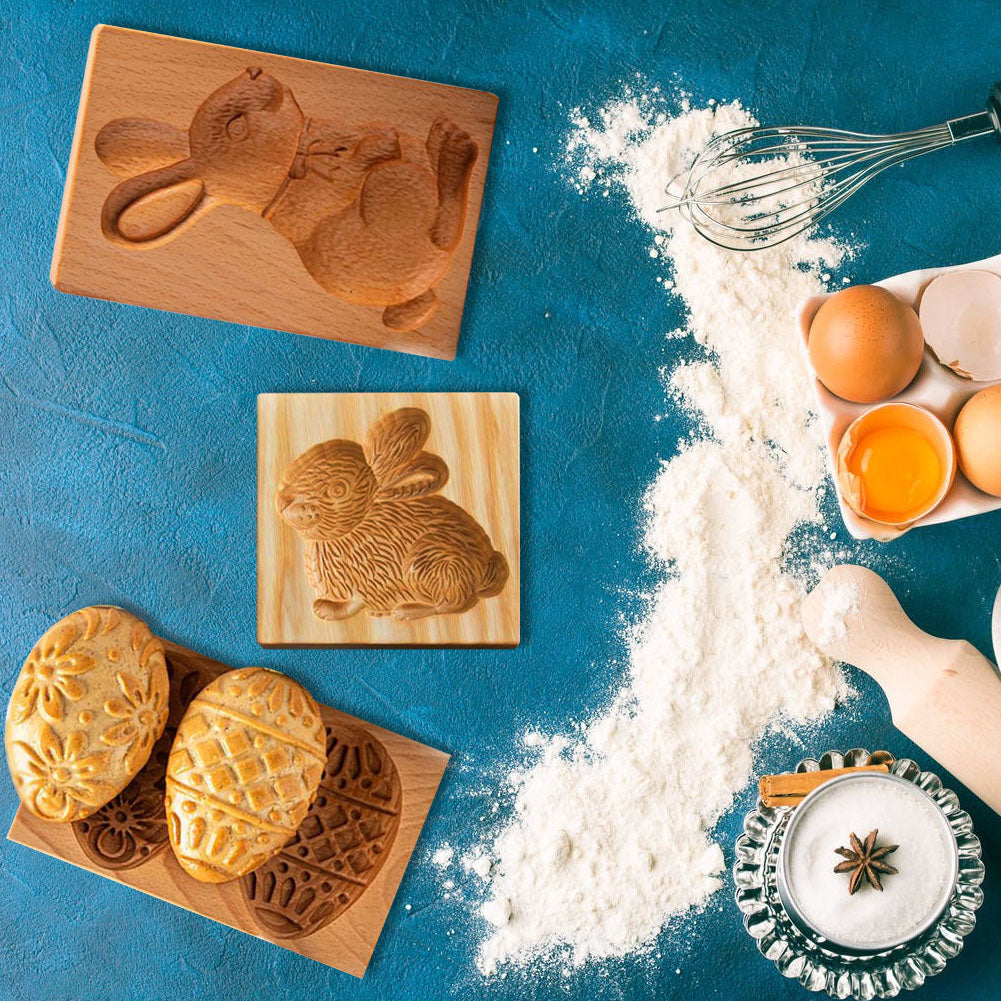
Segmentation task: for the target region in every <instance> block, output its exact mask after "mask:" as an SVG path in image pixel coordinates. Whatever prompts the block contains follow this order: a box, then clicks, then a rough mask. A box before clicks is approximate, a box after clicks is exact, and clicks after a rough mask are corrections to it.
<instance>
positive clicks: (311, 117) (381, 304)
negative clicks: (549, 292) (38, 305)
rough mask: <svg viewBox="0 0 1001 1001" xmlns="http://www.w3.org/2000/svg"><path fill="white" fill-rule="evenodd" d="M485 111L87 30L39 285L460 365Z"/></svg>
mask: <svg viewBox="0 0 1001 1001" xmlns="http://www.w3.org/2000/svg"><path fill="white" fill-rule="evenodd" d="M496 112H497V98H496V97H495V96H494V95H493V94H488V93H484V92H481V91H474V90H466V89H463V88H459V87H452V86H446V85H443V84H436V83H430V82H425V81H421V80H411V79H407V78H404V77H395V76H389V75H386V74H381V73H371V72H368V71H363V70H355V69H349V68H346V67H342V66H333V65H329V64H326V63H318V62H311V61H308V60H305V59H292V58H288V57H285V56H277V55H270V54H267V53H261V52H254V51H251V50H246V49H237V48H230V47H228V46H223V45H212V44H208V43H205V42H196V41H191V40H188V39H182V38H172V37H170V36H166V35H157V34H151V33H148V32H142V31H133V30H130V29H125V28H117V27H111V26H108V25H98V26H97V27H96V28H95V29H94V33H93V36H92V38H91V45H90V53H89V56H88V59H87V69H86V73H85V76H84V82H83V89H82V93H81V97H80V109H79V113H78V117H77V125H76V132H75V134H74V138H73V149H72V153H71V155H70V163H69V168H68V170H67V175H66V187H65V192H64V195H63V205H62V211H61V214H60V219H59V231H58V234H57V237H56V244H55V251H54V253H53V258H52V275H51V277H52V283H53V284H54V285H55V286H56V288H58V289H60V290H61V291H64V292H70V293H73V294H77V295H85V296H91V297H93V298H99V299H114V300H118V301H121V302H126V303H131V304H133V305H139V306H150V307H153V308H156V309H167V310H173V311H175V312H179V313H190V314H194V315H196V316H205V317H210V318H213V319H221V320H229V321H231V322H235V323H245V324H252V325H254V326H259V327H271V328H275V329H279V330H289V331H292V332H295V333H301V334H311V335H314V336H317V337H328V338H333V339H336V340H342V341H350V342H353V343H357V344H366V345H370V346H373V347H383V348H389V349H392V350H397V351H406V352H410V353H413V354H420V355H428V356H430V357H434V358H445V359H451V358H454V357H455V352H456V345H457V341H458V334H459V326H460V323H461V319H462V309H463V303H464V300H465V294H466V285H467V282H468V279H469V269H470V264H471V261H472V254H473V245H474V242H475V239H476V226H477V220H478V218H479V211H480V202H481V199H482V194H483V185H484V182H485V179H486V170H487V161H488V158H489V155H490V144H491V140H492V137H493V127H494V121H495V118H496Z"/></svg>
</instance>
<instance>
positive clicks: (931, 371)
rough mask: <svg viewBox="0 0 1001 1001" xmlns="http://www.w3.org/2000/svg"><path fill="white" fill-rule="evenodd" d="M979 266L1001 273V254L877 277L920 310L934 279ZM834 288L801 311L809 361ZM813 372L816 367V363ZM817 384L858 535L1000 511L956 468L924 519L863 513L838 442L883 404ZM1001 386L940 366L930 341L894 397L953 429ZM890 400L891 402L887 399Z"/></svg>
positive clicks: (879, 535)
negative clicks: (983, 394) (969, 405)
mask: <svg viewBox="0 0 1001 1001" xmlns="http://www.w3.org/2000/svg"><path fill="white" fill-rule="evenodd" d="M970 269H976V270H978V271H991V272H993V273H994V274H996V275H999V276H1001V254H999V255H997V256H996V257H988V258H987V260H985V261H975V262H974V263H972V264H959V265H956V266H955V267H951V268H923V269H922V270H920V271H908V272H907V273H906V274H903V275H894V276H893V277H892V278H886V279H884V280H883V281H881V282H876V283H875V284H876V285H879V286H881V287H883V288H885V289H887V291H889V292H892V293H893V294H894V295H896V296H899V297H900V298H901V299H903V301H904V302H906V303H908V304H910V305H911V306H913V307H914V309H915V310H917V308H918V305H919V304H920V302H921V294H922V292H924V290H925V288H927V286H928V283H929V282H930V281H931V280H932V279H933V278H937V277H938V276H939V275H942V274H945V272H947V271H961V270H970ZM833 294H834V293H833V292H829V293H826V294H824V295H815V296H811V297H810V298H809V299H806V300H804V301H803V302H802V303H801V304H800V306H799V309H798V311H797V314H796V319H797V323H798V325H799V331H800V340H801V344H802V347H803V352H804V356H805V357H806V359H807V364H809V355H808V354H807V340H808V338H809V334H810V324H811V323H812V322H813V318H814V316H816V314H817V310H818V309H820V306H821V304H822V303H823V302H824V301H825V300H826V299H829V298H830V297H831V295H833ZM811 371H812V366H811ZM813 382H814V389H815V390H816V393H817V410H818V412H819V415H820V423H821V426H822V427H823V429H824V436H825V439H826V441H827V457H828V464H829V466H830V470H831V475H832V477H833V478H834V484H835V490H836V492H837V495H838V504H839V505H840V507H841V517H842V518H843V519H844V522H845V526H846V527H847V528H848V531H849V532H850V533H851V534H852V535H853V536H854V537H855V538H856V539H877V540H879V541H880V542H886V541H888V540H890V539H896V538H899V537H900V536H901V535H903V534H904V532H907V531H910V530H911V529H912V528H920V527H921V526H922V525H939V524H941V523H942V522H946V521H955V520H956V519H957V518H968V517H970V515H974V514H983V513H984V512H986V511H997V510H998V509H999V508H1001V497H991V496H990V495H989V494H985V493H983V492H982V491H980V490H978V489H977V488H976V487H975V486H973V484H971V483H970V482H969V480H967V479H966V478H965V477H964V476H963V474H962V473H961V472H959V471H957V473H956V480H955V482H954V483H953V486H952V489H951V490H950V491H949V493H948V494H947V495H946V497H945V500H943V501H942V503H941V504H939V506H938V507H937V508H935V510H934V511H931V512H929V513H928V514H926V515H925V516H924V517H923V518H918V519H917V521H914V522H912V523H911V524H910V525H906V526H904V527H902V528H894V527H891V526H888V525H880V524H877V523H876V522H874V521H870V520H869V519H868V518H861V517H859V516H858V515H857V514H856V513H855V512H854V511H852V509H851V508H850V507H848V505H847V504H845V502H844V499H843V498H842V496H841V491H840V490H838V489H837V455H838V445H839V444H840V443H841V437H842V435H844V433H845V430H846V429H847V428H848V425H849V424H851V422H852V421H853V420H855V418H856V417H858V416H859V414H862V413H864V412H865V411H866V410H870V409H871V408H872V407H874V406H877V404H874V403H872V404H862V403H847V402H846V401H845V400H842V399H840V398H839V397H837V396H835V395H834V394H833V393H831V392H830V391H829V390H827V389H825V388H824V386H823V385H821V383H820V380H819V379H817V378H816V377H814V380H813ZM992 385H995V383H994V382H973V381H972V380H970V379H963V378H962V377H960V376H958V375H956V374H955V373H954V372H953V371H952V370H951V369H948V368H946V367H945V366H944V365H940V364H939V363H938V362H937V361H936V360H935V356H934V354H932V352H931V349H930V348H928V346H927V345H926V346H925V356H924V360H923V361H922V362H921V368H920V370H919V371H918V374H917V375H916V376H915V378H914V381H913V382H912V383H911V384H910V385H909V386H908V387H907V388H906V389H905V390H904V391H903V392H902V393H898V394H897V395H896V396H894V397H893V400H894V402H899V403H914V404H917V405H918V406H920V407H925V408H927V409H928V410H930V411H931V412H932V413H934V414H936V415H937V416H938V417H939V418H940V419H941V420H942V421H943V422H944V423H945V426H946V427H947V428H949V430H950V431H951V430H952V425H953V423H954V421H955V419H956V414H957V413H959V410H960V408H961V407H962V406H963V404H964V403H965V402H966V401H967V400H968V399H969V398H970V397H971V396H973V394H974V393H977V392H979V391H980V390H981V389H984V388H985V387H986V386H992ZM885 402H888V401H885Z"/></svg>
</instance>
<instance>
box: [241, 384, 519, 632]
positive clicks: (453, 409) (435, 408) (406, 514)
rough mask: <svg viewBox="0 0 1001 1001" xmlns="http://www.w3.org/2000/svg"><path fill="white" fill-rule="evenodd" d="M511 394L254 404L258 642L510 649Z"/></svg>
mask: <svg viewBox="0 0 1001 1001" xmlns="http://www.w3.org/2000/svg"><path fill="white" fill-rule="evenodd" d="M518 411H519V400H518V396H517V394H515V393H288V394H279V393H269V394H262V395H261V396H259V397H258V401H257V424H258V427H257V434H258V469H257V477H258V478H257V484H258V508H257V636H258V641H259V642H260V643H261V645H262V646H365V645H373V646H516V645H517V644H518V642H519V639H520V534H519V533H520V528H519V503H520V496H519V493H520V488H519V452H520V448H519V412H518Z"/></svg>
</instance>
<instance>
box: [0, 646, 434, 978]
mask: <svg viewBox="0 0 1001 1001" xmlns="http://www.w3.org/2000/svg"><path fill="white" fill-rule="evenodd" d="M164 646H165V648H166V654H167V666H168V673H169V675H170V702H169V714H168V718H167V729H166V731H165V732H164V735H163V737H161V739H160V741H159V742H158V743H157V745H156V746H155V748H154V750H153V754H152V755H151V756H150V760H149V761H148V763H147V764H146V767H145V768H143V770H142V771H141V772H140V773H139V774H138V775H137V776H136V778H135V779H134V780H133V782H132V783H131V784H130V785H129V786H127V787H126V788H125V790H123V792H121V793H120V794H119V795H118V796H117V797H115V799H114V800H112V801H111V802H110V803H109V804H107V806H105V807H104V808H103V809H101V810H99V811H98V812H97V813H95V814H92V815H91V816H90V817H87V818H86V819H84V820H80V821H76V822H74V823H69V824H58V823H52V822H51V821H44V820H39V819H38V818H37V817H34V816H33V815H32V814H31V813H29V812H28V811H27V810H26V809H25V808H24V807H23V806H21V807H19V809H18V811H17V814H16V816H15V817H14V822H13V824H12V825H11V828H10V832H9V833H8V835H7V837H8V838H9V839H10V840H11V841H16V842H17V843H18V844H22V845H26V846H27V847H29V848H34V849H36V850H38V851H41V852H45V853H46V854H47V855H52V856H54V857H55V858H58V859H62V860H63V861H64V862H69V863H71V864H72V865H76V866H80V867H81V868H84V869H89V870H90V871H91V872H95V873H97V874H99V875H101V876H106V877H108V878H109V879H114V880H116V881H117V882H119V883H124V884H125V885H126V886H131V887H133V888H134V889H137V890H141V891H143V892H144V893H148V894H150V895H152V896H155V897H159V898H160V899H161V900H166V901H169V902H170V903H172V904H177V905H178V906H179V907H184V908H186V909H187V910H190V911H194V912H195V913H197V914H201V915H202V916H204V917H207V918H212V919H213V920H214V921H220V922H222V923H223V924H226V925H229V926H230V927H232V928H237V929H239V930H240V931H244V932H247V933H248V934H250V935H255V936H257V937H258V938H262V939H265V940H267V941H269V942H273V943H275V944H276V945H280V946H281V947H282V948H285V949H291V950H292V951H293V952H297V953H299V954H300V955H303V956H308V957H309V958H311V959H315V960H317V961H318V962H321V963H325V964H326V965H328V966H333V967H335V968H336V969H339V970H343V971H345V972H346V973H350V974H352V975H354V976H357V977H360V976H362V975H363V974H364V972H365V968H366V966H367V965H368V962H369V960H370V958H371V956H372V952H373V950H374V949H375V944H376V941H377V940H378V938H379V933H380V931H381V930H382V925H383V923H384V922H385V920H386V915H387V914H388V913H389V908H390V906H391V904H392V902H393V897H394V896H395V895H396V891H397V889H398V888H399V885H400V880H401V879H402V878H403V873H404V870H405V869H406V867H407V863H408V862H409V860H410V855H411V853H412V852H413V850H414V845H415V844H416V842H417V837H418V835H419V834H420V831H421V827H422V826H423V824H424V820H425V818H426V816H427V812H428V809H429V807H430V806H431V801H432V800H433V799H434V795H435V792H436V791H437V789H438V784H439V782H440V781H441V777H442V774H443V773H444V770H445V765H446V764H447V762H448V755H447V754H444V753H443V752H441V751H437V750H435V749H434V748H431V747H427V746H425V745H423V744H418V743H416V742H414V741H412V740H409V739H407V738H406V737H401V736H400V735H399V734H395V733H392V732H390V731H388V730H383V729H382V728H381V727H377V726H374V725H372V724H370V723H366V722H363V721H362V720H359V719H355V718H354V717H352V716H348V715H346V714H345V713H342V712H339V711H338V710H337V709H332V708H331V707H330V706H322V705H321V706H320V710H321V713H322V715H323V720H324V722H325V724H326V728H327V744H326V751H327V763H326V767H325V769H324V772H323V778H322V779H321V780H320V789H319V792H318V794H317V796H316V799H315V800H314V801H313V804H312V805H311V806H310V808H309V812H308V813H307V814H306V817H305V819H304V820H303V821H302V823H301V824H300V825H299V829H298V831H297V832H296V834H295V836H294V837H293V838H292V839H291V840H290V841H289V842H288V843H287V844H286V845H285V847H284V848H283V849H282V850H281V852H279V854H278V855H276V856H275V857H274V858H273V859H271V860H270V861H268V862H266V863H265V864H264V865H263V866H261V868H259V869H257V870H256V871H255V872H253V873H250V874H248V875H246V876H244V877H242V878H241V879H237V880H233V881H232V882H229V883H217V884H211V883H200V882H198V881H197V880H194V879H192V878H191V877H190V876H188V875H187V874H186V873H185V872H184V871H183V870H182V869H181V867H180V865H179V864H178V862H177V860H176V859H175V857H174V853H173V852H171V851H169V850H167V849H168V842H167V825H166V816H165V813H164V806H163V793H164V782H165V778H166V769H167V756H168V754H169V751H170V744H171V741H172V740H173V736H174V734H175V733H176V730H177V726H178V723H179V722H180V720H181V718H182V716H183V715H184V711H185V709H186V708H187V706H188V704H189V703H190V702H191V700H192V699H193V698H194V697H195V695H196V694H197V693H198V692H199V691H200V690H201V689H202V688H203V687H204V686H205V685H206V684H208V683H209V682H210V681H212V680H213V679H214V678H215V677H217V676H218V675H220V674H222V673H223V672H225V671H228V670H229V669H230V668H229V667H228V666H227V665H226V664H222V663H220V662H219V661H215V660H210V659H209V658H208V657H203V656H202V655H200V654H198V653H195V652H193V651H191V650H186V649H184V648H183V647H179V646H177V645H176V644H173V643H169V642H165V643H164Z"/></svg>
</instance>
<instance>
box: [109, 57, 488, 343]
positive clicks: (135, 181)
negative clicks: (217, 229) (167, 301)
mask: <svg viewBox="0 0 1001 1001" xmlns="http://www.w3.org/2000/svg"><path fill="white" fill-rule="evenodd" d="M94 145H95V150H96V152H97V155H98V156H99V157H100V159H101V161H102V162H103V163H104V164H105V165H106V166H107V167H109V168H110V169H111V170H113V171H114V172H115V173H117V174H120V175H123V176H124V177H126V178H127V180H124V181H122V182H121V183H120V184H118V185H117V186H116V187H115V188H114V190H112V191H111V193H110V194H109V195H108V197H107V198H106V199H105V201H104V206H103V208H102V210H101V230H102V232H103V233H104V235H105V236H106V237H107V238H108V239H109V240H111V241H113V242H115V243H118V244H121V245H122V246H125V247H136V248H138V247H150V246H153V245H154V244H156V243H157V242H159V241H164V240H170V239H173V238H174V237H176V236H177V235H178V234H179V233H180V232H182V231H183V230H184V229H185V228H186V227H188V226H192V225H194V224H195V223H196V221H197V220H198V218H199V217H200V216H202V215H204V214H205V213H206V212H208V211H209V210H210V209H212V208H216V207H217V206H221V205H238V206H240V207H241V208H244V209H247V210H249V211H250V212H252V213H254V214H255V215H259V216H263V217H264V218H265V219H267V220H268V221H269V222H270V223H271V225H272V226H274V228H275V229H276V230H277V231H278V232H279V233H281V235H282V236H283V237H285V239H286V240H288V241H289V243H291V244H292V246H293V247H295V249H296V251H297V253H298V254H299V257H300V258H301V259H302V263H303V264H304V265H305V266H306V269H307V270H308V271H309V273H310V274H311V275H312V276H313V278H314V279H315V280H316V282H318V283H319V285H321V286H322V287H323V288H324V289H325V290H326V291H327V292H329V293H330V294H331V295H334V296H337V297H338V298H340V299H343V300H344V301H345V302H354V303H360V304H361V305H363V306H378V307H382V308H383V312H382V322H383V323H384V324H385V325H386V326H387V327H389V328H390V329H391V330H401V331H402V330H416V329H417V328H419V327H423V326H424V324H426V323H427V322H428V320H430V319H431V316H432V314H433V313H434V311H435V310H436V309H437V306H438V299H437V296H436V295H435V293H434V287H435V285H437V284H438V282H440V281H441V279H442V278H443V277H444V275H445V272H446V271H447V270H448V266H449V264H450V262H451V255H452V251H454V250H455V248H456V247H457V246H458V243H459V239H460V238H461V236H462V230H463V226H464V224H465V220H466V202H467V199H468V189H469V178H470V176H471V174H472V169H473V165H474V163H475V162H476V154H477V146H476V143H475V142H474V141H473V140H472V138H471V137H470V136H469V134H468V133H467V132H464V131H463V130H462V129H461V128H460V127H459V126H458V125H456V124H455V123H454V122H450V121H448V120H447V119H438V120H436V121H435V123H434V124H433V125H432V126H431V130H430V132H429V133H428V135H427V138H426V139H425V140H423V141H421V140H419V139H417V138H415V137H413V136H409V135H406V134H401V133H400V132H399V131H398V130H397V129H395V128H393V126H391V125H379V124H372V125H368V126H365V125H359V126H357V127H351V126H349V125H341V124H338V123H337V122H332V121H325V120H324V119H321V118H311V117H307V116H306V115H304V114H303V112H302V111H301V110H300V108H299V105H298V104H297V103H296V100H295V96H294V95H293V93H292V91H291V90H290V89H289V88H288V87H286V86H285V84H283V83H282V82H281V80H279V79H278V78H277V77H274V76H272V75H271V74H270V73H265V72H263V71H262V70H261V68H260V67H259V66H255V67H248V68H247V70H246V71H244V72H243V73H241V74H240V75H239V76H237V77H236V78H235V79H233V80H229V81H227V82H226V83H224V84H223V85H222V86H221V87H219V88H218V89H217V90H215V91H213V92H212V93H211V94H210V95H209V96H208V97H207V98H206V99H205V100H204V101H203V102H202V103H201V105H200V106H199V108H198V110H197V111H196V112H195V116H194V118H193V119H192V121H191V125H190V127H189V128H187V129H180V128H176V127H175V126H173V125H170V124H169V123H166V122H159V121H149V120H145V119H134V118H118V119H115V120H114V121H112V122H109V123H108V124H107V125H105V126H104V127H103V128H102V129H101V131H100V132H99V133H98V134H97V139H96V140H95V144H94ZM137 166H138V167H139V168H140V170H141V173H136V167H137Z"/></svg>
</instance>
